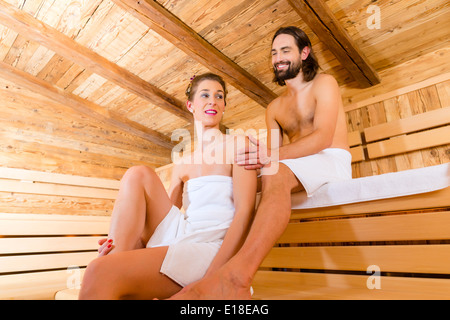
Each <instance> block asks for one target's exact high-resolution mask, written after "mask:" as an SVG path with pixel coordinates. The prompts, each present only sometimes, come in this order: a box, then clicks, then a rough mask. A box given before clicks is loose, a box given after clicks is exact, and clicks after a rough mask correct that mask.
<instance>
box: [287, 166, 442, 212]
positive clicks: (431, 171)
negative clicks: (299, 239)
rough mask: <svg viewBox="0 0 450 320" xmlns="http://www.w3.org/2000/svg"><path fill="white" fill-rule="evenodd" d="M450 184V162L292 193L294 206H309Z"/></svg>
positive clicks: (410, 192)
mask: <svg viewBox="0 0 450 320" xmlns="http://www.w3.org/2000/svg"><path fill="white" fill-rule="evenodd" d="M449 185H450V163H445V164H441V165H436V166H430V167H425V168H419V169H411V170H405V171H399V172H394V173H386V174H381V175H376V176H371V177H363V178H357V179H352V180H346V181H335V182H330V183H328V184H325V185H323V186H322V187H320V188H319V189H318V190H317V191H316V192H315V193H314V195H313V196H312V197H307V196H306V194H305V192H299V193H295V194H293V195H292V208H293V209H307V208H318V207H328V206H335V205H343V204H348V203H355V202H363V201H370V200H378V199H387V198H394V197H401V196H408V195H413V194H419V193H425V192H431V191H436V190H439V189H444V188H447V187H448V186H449Z"/></svg>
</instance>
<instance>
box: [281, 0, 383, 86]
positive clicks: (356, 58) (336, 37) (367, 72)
mask: <svg viewBox="0 0 450 320" xmlns="http://www.w3.org/2000/svg"><path fill="white" fill-rule="evenodd" d="M288 1H289V3H290V4H291V6H292V7H293V8H294V9H295V11H296V12H297V13H298V15H299V16H300V17H301V18H302V20H303V21H305V23H306V24H307V25H308V26H309V27H310V28H311V30H312V31H313V32H314V33H315V34H316V35H317V37H318V38H319V39H320V40H321V41H322V42H323V43H324V44H325V45H326V46H327V47H328V48H329V49H330V51H331V52H332V53H333V54H334V55H335V56H336V59H337V60H338V61H339V62H340V63H341V64H342V66H343V67H344V68H345V69H347V71H348V72H349V73H350V74H351V75H352V76H353V78H354V79H355V80H356V81H357V82H358V83H359V84H360V86H361V87H370V86H373V85H376V84H378V83H380V76H379V75H378V73H377V71H376V70H375V68H374V67H372V66H371V64H370V62H369V61H368V59H367V58H366V56H365V55H364V53H363V52H362V51H361V50H359V49H358V47H357V45H356V44H355V43H354V41H353V40H352V39H351V38H350V36H349V35H348V33H347V31H345V29H344V28H343V27H342V26H341V24H340V23H339V21H338V20H337V19H336V18H335V16H334V15H333V12H332V11H331V10H330V8H328V6H327V5H326V4H325V3H324V1H323V0H288Z"/></svg>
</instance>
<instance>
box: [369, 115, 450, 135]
mask: <svg viewBox="0 0 450 320" xmlns="http://www.w3.org/2000/svg"><path fill="white" fill-rule="evenodd" d="M449 123H450V107H447V108H439V109H436V110H433V111H428V112H425V113H421V114H418V115H415V116H412V117H409V118H404V119H399V120H396V121H391V122H388V123H384V124H380V125H377V126H374V127H369V128H366V129H364V134H365V137H366V141H367V142H372V141H376V140H381V139H385V138H389V137H394V136H397V135H401V134H405V133H410V132H414V131H420V130H424V129H428V128H433V127H437V126H441V125H446V124H449Z"/></svg>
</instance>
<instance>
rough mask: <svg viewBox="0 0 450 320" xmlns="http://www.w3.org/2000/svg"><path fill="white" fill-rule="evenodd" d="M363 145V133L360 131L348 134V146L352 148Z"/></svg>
mask: <svg viewBox="0 0 450 320" xmlns="http://www.w3.org/2000/svg"><path fill="white" fill-rule="evenodd" d="M360 144H362V140H361V132H359V131H352V132H349V133H348V145H349V146H350V147H354V146H359V145H360Z"/></svg>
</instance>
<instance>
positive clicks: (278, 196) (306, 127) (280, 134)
mask: <svg viewBox="0 0 450 320" xmlns="http://www.w3.org/2000/svg"><path fill="white" fill-rule="evenodd" d="M271 53H272V65H273V71H274V74H275V77H274V81H275V82H277V83H278V84H279V85H281V86H286V91H285V92H284V93H283V94H282V95H281V96H279V97H278V98H276V99H275V100H274V101H272V102H271V103H270V104H269V106H268V107H267V110H266V124H267V129H268V139H267V141H268V148H267V147H266V146H265V145H264V144H262V143H260V142H258V141H256V140H254V139H253V138H252V139H251V140H253V143H254V144H255V145H256V147H254V148H247V149H245V150H243V151H242V153H241V155H240V156H238V157H237V158H236V161H237V163H238V164H241V165H244V166H245V167H246V168H247V169H256V168H262V172H263V175H262V192H261V201H260V203H259V206H258V209H257V212H256V215H255V218H254V221H253V224H252V226H251V229H250V232H249V234H248V237H247V239H246V240H245V242H244V244H243V245H242V247H241V249H240V250H239V251H238V252H237V253H236V254H235V255H234V256H233V257H232V258H231V259H230V260H229V261H228V263H226V264H225V265H224V266H223V267H222V268H221V269H219V271H218V272H216V273H215V274H212V275H208V276H207V277H205V278H204V279H202V280H200V281H199V282H198V283H196V284H194V285H191V286H188V287H186V288H185V289H184V290H183V291H182V292H181V293H180V294H179V295H177V298H180V299H206V298H210V299H225V298H230V299H245V298H249V297H250V286H251V281H252V279H253V277H254V275H255V273H256V271H257V270H258V267H259V265H260V264H261V262H262V261H263V259H264V257H265V256H266V255H267V253H268V252H269V251H270V249H271V248H272V247H273V245H274V244H275V242H276V240H277V239H278V238H279V237H280V236H281V234H282V233H283V231H284V229H285V228H286V226H287V224H288V222H289V219H290V214H291V193H292V192H298V191H300V190H304V191H305V192H306V193H307V195H308V196H311V195H313V194H314V192H315V191H316V190H317V189H319V188H320V187H321V186H323V185H324V184H326V183H328V182H331V181H336V180H344V179H351V178H352V173H351V155H350V152H349V147H348V143H347V129H346V122H345V113H344V109H343V106H342V99H341V95H340V90H339V86H338V84H337V82H336V80H335V79H334V78H333V77H332V76H331V75H327V74H318V73H317V71H318V69H319V64H318V63H317V59H316V57H315V55H314V53H313V52H312V48H311V42H310V40H309V38H308V36H307V35H306V34H305V33H304V32H303V31H302V30H301V29H299V28H296V27H286V28H281V29H279V30H278V31H277V32H276V33H275V35H274V37H273V40H272V50H271ZM272 135H276V136H272ZM285 136H286V137H287V138H288V139H289V143H287V144H283V141H284V140H285V139H283V138H284V137H285ZM271 141H275V142H277V143H278V145H277V146H271ZM275 154H276V156H273V155H275ZM278 160H279V162H278ZM274 161H277V162H276V163H275V164H276V166H277V170H276V173H273V170H272V172H271V174H267V175H264V170H267V169H270V167H271V166H273V165H274V163H273V162H274ZM255 163H256V164H255ZM268 171H270V170H268Z"/></svg>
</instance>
